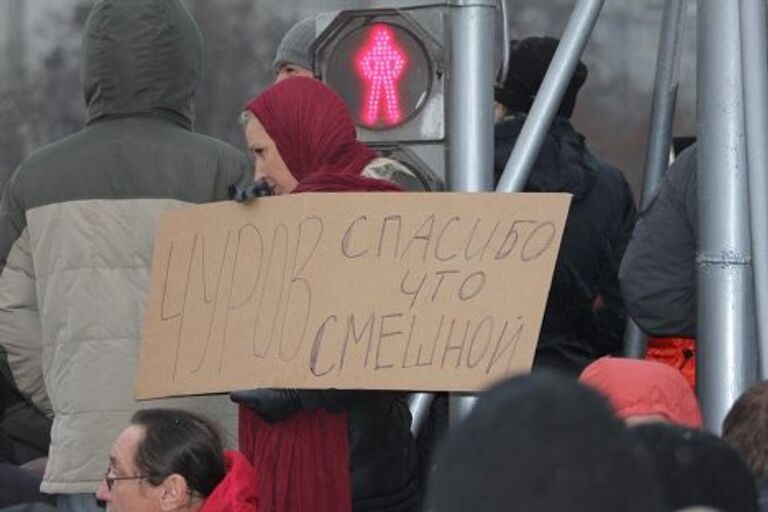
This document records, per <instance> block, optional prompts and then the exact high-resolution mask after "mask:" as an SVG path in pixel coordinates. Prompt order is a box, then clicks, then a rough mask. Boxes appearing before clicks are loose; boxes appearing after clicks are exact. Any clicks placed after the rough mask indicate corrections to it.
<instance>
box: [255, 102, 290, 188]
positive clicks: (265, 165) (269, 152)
mask: <svg viewBox="0 0 768 512" xmlns="http://www.w3.org/2000/svg"><path fill="white" fill-rule="evenodd" d="M245 139H246V141H247V142H248V151H249V152H250V153H251V155H252V156H253V162H254V175H255V177H256V178H257V179H259V178H262V179H263V180H264V181H266V182H267V184H269V186H270V188H272V192H273V193H274V194H276V195H282V194H290V193H291V192H292V191H293V189H295V188H296V187H297V186H298V185H299V182H298V181H297V180H296V178H294V176H293V174H291V171H289V170H288V166H287V165H285V162H284V161H283V157H282V156H280V152H279V151H278V150H277V145H276V144H275V141H273V140H272V137H270V136H269V134H268V133H267V130H265V129H264V126H262V124H261V122H259V120H258V119H256V117H255V116H250V117H249V118H248V123H247V124H246V125H245Z"/></svg>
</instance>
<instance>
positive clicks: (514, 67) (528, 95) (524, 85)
mask: <svg viewBox="0 0 768 512" xmlns="http://www.w3.org/2000/svg"><path fill="white" fill-rule="evenodd" d="M559 43H560V41H559V40H558V39H555V38H553V37H528V38H526V39H523V40H520V41H518V40H513V41H511V42H510V44H509V68H508V69H509V70H508V72H507V79H506V80H505V82H504V84H503V86H502V87H496V89H495V91H494V97H495V98H496V101H498V102H499V103H501V104H502V105H504V106H505V107H507V108H508V109H509V110H511V111H512V112H523V113H527V112H528V111H530V110H531V105H533V100H534V98H535V97H536V93H538V92H539V87H540V86H541V82H542V80H544V75H545V74H546V72H547V68H549V63H550V62H552V56H553V55H554V54H555V50H556V49H557V45H558V44H559ZM586 80H587V66H585V65H584V63H583V62H581V61H579V63H578V65H577V66H576V69H575V70H574V72H573V76H572V77H571V82H570V83H569V84H568V88H567V89H566V90H565V94H563V99H562V101H561V102H560V108H559V109H558V111H557V115H559V116H562V117H567V118H570V117H571V114H573V108H574V107H575V106H576V94H577V93H578V92H579V89H580V88H581V86H582V85H584V82H585V81H586Z"/></svg>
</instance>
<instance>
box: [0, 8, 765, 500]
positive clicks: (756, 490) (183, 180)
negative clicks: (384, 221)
mask: <svg viewBox="0 0 768 512" xmlns="http://www.w3.org/2000/svg"><path fill="white" fill-rule="evenodd" d="M316 35H317V34H316V33H315V22H314V18H309V19H307V20H303V21H301V22H299V23H298V24H296V25H295V26H294V27H293V28H292V29H291V30H290V31H289V32H287V33H286V35H285V37H284V39H283V41H282V43H281V45H280V47H279V48H278V50H277V54H276V58H275V61H274V65H275V75H276V76H275V83H274V84H273V85H272V86H271V87H269V88H267V89H266V90H265V91H263V92H261V93H260V94H258V95H256V96H255V97H254V98H252V99H251V100H250V101H246V102H244V109H243V113H242V115H241V119H240V121H241V123H242V125H243V133H244V140H245V142H246V146H247V150H248V155H246V154H244V153H243V152H241V151H240V150H238V149H237V148H234V147H231V146H229V145H227V144H225V143H223V142H221V141H218V140H216V139H214V138H212V137H207V136H203V135H201V134H198V133H195V132H194V130H193V127H194V108H193V101H194V93H195V89H196V86H197V83H198V81H199V79H200V74H201V69H202V44H203V43H202V38H201V34H200V32H199V30H198V28H197V26H196V24H195V22H194V20H193V19H192V17H191V16H190V14H189V13H188V12H187V10H186V9H185V8H184V6H183V4H182V3H181V1H180V0H130V1H128V0H99V1H98V2H96V3H95V5H94V7H93V8H92V10H91V12H90V14H89V16H88V20H87V22H86V25H85V29H84V36H83V89H84V98H85V102H86V105H87V111H88V116H87V120H86V126H85V127H84V128H83V129H82V130H81V131H79V132H77V133H75V134H72V135H71V136H69V137H66V138H64V139H62V140H60V141H58V142H55V143H53V144H51V145H49V146H45V147H43V148H41V149H39V150H38V151H36V152H34V153H33V154H32V155H30V156H29V157H28V158H27V159H26V160H25V161H24V162H23V163H22V164H21V165H20V166H19V168H18V169H17V170H16V171H15V172H14V174H13V176H12V178H11V179H10V181H9V182H8V184H7V185H6V186H5V188H4V191H3V194H2V200H1V201H0V266H1V268H2V273H0V349H1V350H0V421H1V422H0V512H11V511H14V512H21V511H39V512H45V511H47V510H54V509H56V510H59V511H62V512H89V511H90V512H95V511H96V510H100V509H101V508H102V507H104V506H106V508H107V509H108V510H111V511H114V512H132V511H134V510H135V511H138V510H141V511H156V512H171V511H186V512H198V511H200V512H224V511H237V512H291V511H307V512H367V511H371V512H374V511H376V512H417V511H421V510H424V511H430V512H451V511H454V510H455V511H462V512H464V511H467V510H478V511H481V512H495V511H497V510H498V511H502V510H520V511H526V512H538V511H541V512H554V511H560V510H566V509H568V510H574V511H577V512H578V511H581V510H583V511H594V512H601V511H605V512H609V511H611V512H613V511H617V510H626V511H635V510H637V511H644V512H654V511H659V512H661V511H665V512H667V511H669V512H671V511H680V510H716V511H720V512H752V511H755V512H757V511H768V421H767V420H768V383H761V384H759V385H757V386H755V387H754V388H752V389H750V390H749V391H748V392H747V393H745V394H744V395H743V396H742V397H741V398H740V399H739V400H738V401H737V402H736V403H735V404H734V405H733V408H732V410H731V412H730V413H729V414H728V417H727V418H726V419H725V422H724V424H723V427H722V437H718V436H716V435H715V434H712V433H708V432H706V431H704V430H703V424H702V416H701V411H700V410H699V405H698V402H697V398H696V395H695V391H694V387H693V386H692V383H691V381H690V379H689V378H687V377H686V375H684V374H683V373H682V372H681V371H680V368H679V367H676V366H675V365H674V364H665V363H662V362H657V361H650V360H630V359H624V358H622V357H620V356H621V352H622V349H623V336H624V328H625V325H626V320H627V313H626V311H629V312H630V314H631V315H632V317H633V318H635V320H637V322H638V323H639V324H640V326H641V327H643V328H644V329H645V330H646V331H647V332H648V333H649V334H653V335H656V336H662V337H664V336H666V337H678V336H679V337H686V338H691V337H693V336H695V316H693V313H694V312H695V293H694V287H693V285H692V282H693V275H694V274H693V273H694V262H693V259H692V254H693V251H695V244H696V228H695V225H696V219H695V202H694V203H691V202H692V201H695V193H694V192H695V187H693V188H692V185H691V182H692V181H693V182H694V183H695V181H694V179H695V172H693V171H694V170H695V157H694V156H692V155H695V149H692V150H691V151H689V153H687V154H684V155H683V156H681V157H680V159H679V160H678V162H677V163H676V164H675V166H673V169H672V170H670V172H669V174H668V177H667V180H666V182H665V184H663V185H662V187H660V189H659V192H658V198H657V200H656V201H655V202H654V203H653V206H652V207H651V208H649V209H648V210H647V211H645V212H641V214H640V221H639V222H638V223H637V224H636V220H637V219H636V218H637V212H636V209H635V201H634V198H633V197H632V193H631V191H630V188H629V186H628V184H627V182H626V180H625V179H624V177H623V175H622V173H621V172H620V171H619V170H618V169H615V168H614V167H611V166H610V165H608V164H606V163H604V162H602V161H600V160H599V159H598V158H597V157H596V156H595V155H594V154H593V153H592V152H591V151H590V150H589V148H588V147H587V144H586V142H585V138H584V137H583V136H582V135H581V134H580V133H579V132H578V131H577V130H576V128H575V127H574V126H573V124H572V123H571V121H570V118H571V115H572V113H573V111H574V108H575V106H576V100H577V95H578V92H579V89H580V88H581V86H582V85H583V84H584V82H585V81H586V79H587V75H588V70H587V67H586V65H585V64H584V63H583V62H579V64H578V66H577V67H576V69H575V72H574V75H573V77H572V78H571V81H570V83H569V85H568V87H567V89H566V92H565V95H564V97H563V100H562V103H561V105H560V108H559V110H558V113H557V116H556V118H555V120H554V121H553V123H552V126H551V127H550V128H549V131H548V133H547V135H546V138H545V140H544V143H543V146H542V149H541V152H540V154H539V156H538V158H537V160H536V162H535V164H534V166H533V170H532V172H531V175H530V178H529V180H528V182H527V183H526V186H525V191H527V192H534V193H535V192H567V193H569V194H571V195H572V204H571V208H570V211H569V214H568V218H567V221H566V225H565V229H564V233H563V239H562V246H561V249H560V253H559V256H558V259H557V262H556V265H555V270H554V276H553V280H552V286H551V289H550V293H549V297H548V301H547V305H546V310H545V312H544V318H543V322H542V329H541V333H540V336H539V341H538V345H537V350H536V354H535V358H534V361H533V371H532V373H531V375H527V376H517V377H513V378H510V379H508V380H505V381H503V382H501V383H499V384H497V385H496V386H494V387H493V388H491V389H489V390H487V391H485V392H483V393H481V394H480V396H479V399H478V401H477V404H476V406H475V407H474V408H473V410H472V411H471V413H470V414H469V415H468V416H467V418H465V419H464V420H463V421H462V422H461V423H460V424H458V426H457V427H456V428H455V429H452V430H451V432H450V433H449V432H448V429H447V423H448V422H447V416H448V415H447V412H446V407H447V401H446V399H445V397H444V396H443V397H438V398H437V399H436V400H435V401H434V403H433V406H432V410H431V414H430V419H429V422H428V423H427V425H426V427H425V428H424V431H423V432H422V433H421V435H419V436H418V437H415V436H414V434H413V433H412V431H411V413H410V411H409V408H408V393H407V392H405V391H370V390H357V391H340V390H297V389H244V390H234V391H233V392H232V393H231V394H230V395H229V396H221V395H219V396H194V397H184V398H173V399H166V400H151V401H145V402H141V403H140V402H137V401H135V400H134V398H133V396H132V392H133V380H134V375H135V372H136V365H137V359H138V347H139V342H140V330H141V325H142V319H143V312H144V298H145V294H146V291H147V287H148V285H149V274H150V266H151V259H152V249H153V243H154V235H155V229H156V226H157V222H158V218H159V216H160V214H161V213H162V212H163V211H166V210H168V209H170V208H176V207H179V206H184V205H191V204H200V203H206V202H212V201H219V200H227V199H234V200H236V201H241V202H242V201H251V200H258V199H257V198H258V197H259V196H263V195H285V194H295V193H308V192H315V193H322V192H402V193H407V190H408V188H409V184H410V183H412V182H413V181H414V180H413V173H412V171H410V170H409V169H408V167H407V166H406V165H404V164H402V163H401V162H398V161H396V160H392V159H389V158H382V157H381V156H379V155H377V154H376V153H375V152H374V151H372V150H371V149H370V148H368V147H367V146H366V145H365V144H363V143H361V142H360V141H358V139H357V135H356V129H355V125H354V123H353V120H352V118H351V117H350V115H349V113H348V112H347V108H346V107H345V105H344V102H343V101H342V100H341V98H340V97H339V96H338V95H337V94H336V93H335V92H334V91H333V90H331V89H330V88H329V87H328V86H326V85H325V84H323V83H322V82H321V81H320V80H318V79H317V77H316V76H315V73H314V69H313V62H312V54H311V44H312V42H313V41H314V39H315V37H316ZM557 45H558V41H557V40H556V39H554V38H550V37H532V38H527V39H523V40H520V41H512V43H511V46H510V51H509V58H510V62H509V69H510V72H509V74H508V76H507V77H506V80H505V81H504V83H502V84H499V85H498V86H497V88H496V90H495V99H496V109H495V112H496V129H495V172H496V179H497V180H498V179H499V177H500V173H501V171H502V170H503V168H504V166H505V164H506V161H507V159H508V158H509V155H510V153H511V151H512V148H513V146H514V144H515V142H516V141H517V139H518V137H519V135H520V132H521V130H522V127H523V124H524V123H525V119H526V115H527V113H528V112H529V111H530V109H531V106H532V103H533V100H534V99H535V97H536V94H537V92H538V88H539V86H540V85H541V82H542V80H543V78H544V75H545V73H546V71H547V68H548V67H549V64H550V62H551V60H552V57H553V55H554V52H555V50H556V48H557ZM233 121H236V120H233ZM691 204H693V206H691ZM671 215H673V216H674V218H671V217H670V216H671ZM658 223H663V225H664V226H665V229H666V228H667V227H669V226H672V227H673V228H675V229H678V228H679V229H680V230H681V232H684V234H685V236H683V235H681V236H679V237H677V236H675V237H669V236H660V234H661V233H662V230H660V229H658V225H659V224H658ZM654 227H655V229H654ZM659 244H667V246H665V247H664V248H659ZM669 244H673V245H674V247H671V246H669ZM628 247H629V248H628ZM660 254H661V255H663V256H665V257H668V260H665V261H662V260H660V259H658V256H659V255H660ZM665 301H666V302H665ZM686 361H687V360H686ZM667 362H668V361H667ZM110 447H111V448H110ZM235 448H236V449H235ZM105 469H106V472H105ZM691 507H700V508H696V509H695V508H691Z"/></svg>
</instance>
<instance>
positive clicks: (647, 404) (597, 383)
mask: <svg viewBox="0 0 768 512" xmlns="http://www.w3.org/2000/svg"><path fill="white" fill-rule="evenodd" d="M579 380H580V381H581V382H583V383H585V384H588V385H590V386H592V387H593V388H595V389H597V390H598V391H599V392H600V393H602V394H603V395H604V396H606V397H607V398H608V400H609V401H610V402H611V404H612V405H613V408H614V410H615V411H616V414H617V415H618V416H619V417H620V418H622V419H624V418H628V417H630V416H641V415H650V414H659V415H661V416H663V417H665V418H666V419H667V420H669V421H670V422H671V423H675V424H678V425H683V426H686V427H692V428H700V427H701V426H702V420H701V410H700V409H699V403H698V402H697V401H696V396H695V395H694V394H693V390H692V389H691V386H690V385H689V384H688V381H686V380H685V377H683V374H682V373H680V371H679V370H677V369H675V368H672V367H671V366H667V365H665V364H662V363H656V362H653V361H644V360H642V359H625V358H621V357H601V358H600V359H598V360H597V361H594V362H593V363H592V364H590V365H589V366H587V367H586V368H585V369H584V371H583V372H582V373H581V376H580V377H579Z"/></svg>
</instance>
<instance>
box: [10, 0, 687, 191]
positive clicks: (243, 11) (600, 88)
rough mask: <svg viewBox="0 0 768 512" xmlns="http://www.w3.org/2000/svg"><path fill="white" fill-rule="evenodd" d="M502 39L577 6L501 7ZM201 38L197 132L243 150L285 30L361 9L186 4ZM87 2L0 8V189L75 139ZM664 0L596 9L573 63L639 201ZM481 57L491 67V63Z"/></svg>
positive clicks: (586, 116) (588, 122)
mask: <svg viewBox="0 0 768 512" xmlns="http://www.w3.org/2000/svg"><path fill="white" fill-rule="evenodd" d="M506 1H507V5H508V7H509V11H510V13H511V18H512V20H511V25H510V29H511V35H512V37H513V38H522V37H527V36H531V35H551V36H555V37H559V35H560V34H561V33H562V31H563V29H564V27H565V24H566V22H567V20H568V17H569V15H570V13H571V11H572V9H573V6H574V3H575V1H574V0H546V1H544V2H543V1H541V0H506ZM185 3H186V4H187V6H188V7H189V9H190V12H191V13H192V15H193V16H194V17H195V19H196V20H197V22H198V24H199V25H200V28H201V30H202V32H203V36H204V38H205V56H204V76H203V81H202V83H201V86H200V88H199V90H198V93H197V102H196V109H197V121H196V129H197V131H200V132H202V133H205V134H208V135H212V136H214V137H217V138H220V139H224V140H226V141H228V142H230V143H231V144H234V145H235V146H238V147H241V148H243V147H244V145H243V142H242V133H241V129H240V127H239V125H238V123H237V115H238V113H239V112H240V110H241V107H242V105H243V104H244V103H245V101H246V100H248V99H249V98H250V97H252V96H253V95H254V94H255V93H257V92H259V91H260V90H262V89H263V88H264V87H266V86H268V85H269V84H270V83H271V81H272V79H273V76H274V71H273V69H272V66H271V63H272V58H273V56H274V52H275V49H276V47H277V45H278V43H279V41H280V38H281V37H282V35H283V34H284V33H285V31H286V30H287V29H288V28H289V27H290V26H291V25H292V24H293V23H294V22H296V21H298V20H299V19H301V18H303V17H305V16H308V15H310V14H313V13H317V12H322V11H327V10H339V9H344V8H349V7H350V6H355V7H358V6H364V5H365V4H366V2H365V1H363V0H354V1H352V0H280V1H279V2H278V1H275V0H216V1H215V2H214V1H211V0H185ZM92 4H93V0H0V56H2V57H1V58H0V185H2V184H4V183H5V181H6V180H7V179H8V177H9V176H10V175H11V173H12V172H13V170H14V169H15V168H16V166H17V165H18V164H19V163H20V162H21V161H22V160H23V159H24V158H26V157H27V156H28V155H29V153H30V152H32V151H33V150H34V149H35V148H38V147H40V146H41V145H43V144H46V143H48V142H51V141H53V140H56V139H58V138H60V137H62V136H65V135H68V134H70V133H73V132H75V131H77V130H79V129H80V128H81V127H82V126H83V120H84V115H85V109H84V103H83V98H82V90H81V87H80V77H79V62H80V34H81V29H82V26H83V23H84V21H85V18H86V16H87V14H88V10H89V8H90V6H91V5H92ZM663 5H664V1H663V0H642V1H638V0H610V1H608V2H605V6H604V7H603V10H602V13H601V15H600V19H599V20H598V22H597V25H596V27H595V30H594V32H593V33H592V37H591V39H590V42H589V43H588V45H587V47H586V50H585V53H584V55H583V57H582V60H583V61H584V62H585V63H586V64H587V67H588V68H589V76H588V78H587V82H586V84H585V86H584V87H583V88H582V90H581V93H580V94H579V101H578V103H577V107H576V111H575V114H574V117H573V122H574V125H575V127H576V129H577V130H578V131H580V132H582V133H583V134H584V135H585V136H586V137H587V142H588V144H589V146H590V147H591V148H592V150H593V151H594V152H595V154H596V155H598V156H599V157H600V158H601V159H603V160H605V161H607V162H609V163H611V164H613V165H614V166H616V167H618V168H619V169H621V170H622V171H623V172H624V174H625V176H626V177H627V179H628V181H629V182H630V184H631V185H632V188H633V191H634V192H635V197H636V198H637V197H639V191H640V187H641V182H642V169H643V165H644V159H645V144H646V135H647V134H646V132H647V130H648V118H649V115H650V108H651V97H652V92H653V91H652V89H653V80H654V74H655V69H656V50H657V45H658V38H659V30H660V28H661V17H662V11H663ZM695 16H696V13H695V2H688V10H687V12H686V21H685V38H684V46H683V54H682V60H681V64H680V92H679V96H678V106H677V114H676V120H675V129H674V135H675V136H686V135H693V134H694V133H695V128H696V118H695V115H696V112H695V110H696V86H695V78H696V59H695V50H696V25H695ZM490 58H494V57H493V56H491V57H490Z"/></svg>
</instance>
